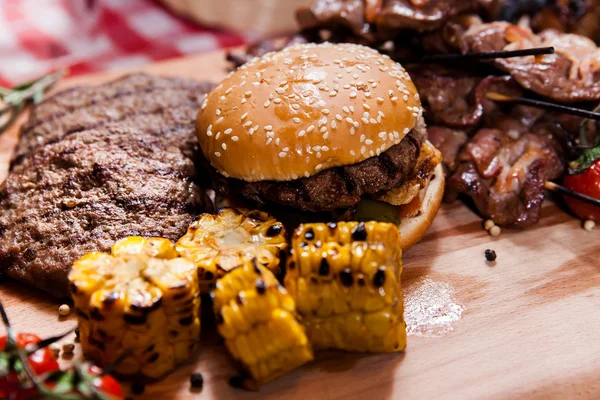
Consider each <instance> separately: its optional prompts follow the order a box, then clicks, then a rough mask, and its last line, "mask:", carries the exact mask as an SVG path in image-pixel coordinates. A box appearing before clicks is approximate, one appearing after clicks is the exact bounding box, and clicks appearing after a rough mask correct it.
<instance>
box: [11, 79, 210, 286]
mask: <svg viewBox="0 0 600 400" xmlns="http://www.w3.org/2000/svg"><path fill="white" fill-rule="evenodd" d="M128 80H133V82H139V81H140V80H142V81H143V80H146V81H153V82H156V81H157V80H162V86H163V87H162V89H160V90H156V91H155V92H153V93H154V96H148V92H147V91H144V90H142V88H138V89H139V90H138V91H137V92H136V94H133V95H132V94H128V95H125V96H116V97H113V99H112V100H106V104H105V106H106V107H108V108H110V107H111V104H114V103H115V102H116V103H119V101H121V99H122V98H123V97H127V98H130V99H129V100H128V101H129V103H128V104H136V105H137V107H136V109H131V110H128V111H127V112H126V113H123V115H122V118H115V119H112V120H111V117H110V116H108V117H107V118H106V120H103V119H102V112H101V110H100V109H98V108H96V107H99V106H98V103H93V102H92V103H90V99H91V98H96V97H97V96H95V95H93V94H92V93H91V92H90V91H89V90H88V89H85V90H83V91H79V89H72V90H70V91H69V92H68V93H67V94H60V93H59V94H57V95H55V96H54V98H53V99H54V100H52V101H50V102H48V103H45V104H44V103H42V104H43V107H50V106H51V104H53V103H52V102H59V103H60V101H62V100H60V101H59V100H57V99H60V98H61V97H62V96H67V97H69V100H68V102H70V103H69V104H71V105H72V106H73V107H72V109H71V110H69V111H67V112H66V113H65V114H64V115H60V116H58V114H57V113H56V112H53V111H49V110H48V109H46V111H44V112H45V113H46V115H47V116H50V117H47V118H39V117H38V116H37V111H38V108H37V107H35V108H34V109H33V110H32V117H31V118H32V119H37V120H39V121H40V123H39V124H37V125H36V124H30V126H32V128H31V129H32V130H35V131H37V132H44V133H46V134H47V135H46V136H40V138H41V139H40V140H41V142H42V144H40V145H39V146H36V148H35V150H33V151H31V152H30V153H27V152H23V155H22V157H21V158H20V160H19V162H18V163H16V164H15V165H14V167H13V168H12V171H11V172H10V174H9V176H8V178H7V179H6V181H5V182H4V183H3V184H2V186H0V209H1V210H2V213H1V214H0V231H2V235H0V268H2V271H1V272H4V273H6V274H7V275H8V276H10V277H13V278H14V279H17V280H20V281H22V282H25V283H28V284H30V285H32V286H35V287H37V288H39V289H42V290H44V291H46V292H48V293H50V294H52V295H53V296H56V297H67V296H68V290H67V274H68V271H69V269H70V266H71V265H72V263H73V261H74V260H76V259H77V258H78V257H80V256H82V255H84V254H85V253H88V252H91V251H107V250H109V249H110V247H111V245H112V244H113V243H114V242H115V241H116V240H118V239H121V238H123V237H125V236H132V235H140V236H146V237H150V236H160V237H166V238H169V239H177V238H178V237H180V236H181V235H182V234H183V233H185V231H186V229H187V227H188V224H189V223H191V222H192V221H193V220H194V219H195V218H196V217H197V215H198V214H199V213H202V212H205V211H210V210H211V209H212V204H211V203H210V200H209V199H208V198H207V196H206V194H205V192H204V190H203V189H202V186H201V185H200V184H199V181H200V180H201V178H202V176H199V175H198V173H197V170H196V168H195V165H194V161H195V160H194V158H195V157H197V155H198V153H199V152H198V149H197V147H198V146H197V141H196V139H195V124H194V121H195V117H196V113H197V110H198V108H199V107H200V104H201V101H202V97H203V96H202V93H200V92H199V91H198V90H196V92H193V91H194V88H198V87H199V86H198V84H197V83H196V84H194V85H193V87H192V88H191V89H190V90H187V89H184V88H182V87H181V81H180V80H177V79H174V80H172V86H173V87H169V81H170V79H169V78H152V79H150V78H149V77H148V78H147V77H146V76H139V75H132V76H129V77H127V78H124V79H122V80H120V81H117V82H118V85H124V86H127V85H130V84H131V82H128ZM111 85H115V83H114V82H113V83H109V84H108V86H111ZM206 87H207V88H208V87H210V85H207V86H206ZM105 88H106V86H100V87H99V88H98V90H99V92H100V93H106V91H105ZM111 90H112V89H111ZM186 90H187V91H186ZM161 92H162V93H163V94H164V96H163V97H161ZM77 93H81V94H82V97H81V107H77V106H76V105H75V103H76V100H75V98H71V97H72V96H75V95H76V94H77ZM111 93H115V91H114V90H113V91H112V92H111ZM133 97H135V98H133ZM63 99H65V98H63ZM157 99H160V100H157ZM157 102H159V103H160V102H162V103H160V104H158V106H157ZM119 104H121V103H119ZM38 107H42V105H40V106H38ZM52 108H54V105H52ZM81 109H87V110H88V112H89V110H92V109H93V110H96V112H94V113H91V114H90V115H91V116H90V117H89V120H85V121H83V122H81V121H78V119H79V118H80V117H81V118H83V115H82V114H81V113H80V112H79V110H81ZM119 110H122V108H121V107H118V108H116V109H113V112H115V113H117V112H119ZM129 111H131V112H129ZM78 124H79V125H78ZM82 125H84V127H83V128H82V129H77V130H73V131H71V132H70V133H68V134H60V135H56V136H52V135H53V133H54V130H53V129H49V127H50V126H52V127H56V128H57V129H58V130H59V131H60V132H63V133H65V132H68V131H69V130H70V127H72V126H82ZM89 126H95V128H93V129H90V128H88V127H89Z"/></svg>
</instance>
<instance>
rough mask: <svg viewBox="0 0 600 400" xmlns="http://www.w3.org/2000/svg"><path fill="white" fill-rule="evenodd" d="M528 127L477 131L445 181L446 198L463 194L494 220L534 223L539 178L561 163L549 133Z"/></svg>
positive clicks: (554, 173) (557, 171) (558, 170)
mask: <svg viewBox="0 0 600 400" xmlns="http://www.w3.org/2000/svg"><path fill="white" fill-rule="evenodd" d="M532 131H533V133H529V132H528V133H520V132H518V131H513V132H511V133H509V132H510V131H509V132H507V131H502V130H499V129H489V128H484V129H481V130H479V131H478V132H477V134H476V135H475V136H474V137H473V139H472V140H471V141H470V142H469V143H468V144H467V145H466V146H465V148H464V149H463V151H462V152H461V154H460V155H459V163H458V167H457V169H456V172H454V174H453V175H452V176H451V177H450V179H448V181H447V182H448V184H447V188H446V198H447V200H450V201H452V200H454V199H455V198H456V197H457V196H458V195H459V194H461V193H463V194H466V195H467V196H469V197H471V199H472V200H473V202H474V203H475V206H476V207H477V209H478V210H479V212H480V213H481V214H482V215H483V216H484V217H486V218H491V219H492V220H494V222H495V223H496V224H498V225H502V226H515V227H524V226H528V225H532V224H535V223H537V221H538V220H539V218H540V210H541V206H542V202H543V200H544V182H545V181H546V180H549V179H555V178H557V177H559V176H560V175H561V174H562V172H563V168H564V166H563V162H562V160H561V157H560V155H559V153H558V151H557V150H556V144H555V143H554V142H553V141H552V136H548V135H545V134H544V131H538V130H536V129H535V127H534V128H533V129H532Z"/></svg>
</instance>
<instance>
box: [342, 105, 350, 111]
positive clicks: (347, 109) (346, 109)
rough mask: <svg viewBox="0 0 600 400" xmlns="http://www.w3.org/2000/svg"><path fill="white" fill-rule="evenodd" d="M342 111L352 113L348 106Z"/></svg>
mask: <svg viewBox="0 0 600 400" xmlns="http://www.w3.org/2000/svg"><path fill="white" fill-rule="evenodd" d="M342 110H344V112H345V113H350V109H349V108H348V106H344V107H342Z"/></svg>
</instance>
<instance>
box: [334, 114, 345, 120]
mask: <svg viewBox="0 0 600 400" xmlns="http://www.w3.org/2000/svg"><path fill="white" fill-rule="evenodd" d="M335 119H337V120H338V121H342V120H343V118H342V116H341V115H340V114H335Z"/></svg>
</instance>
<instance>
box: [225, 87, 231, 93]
mask: <svg viewBox="0 0 600 400" xmlns="http://www.w3.org/2000/svg"><path fill="white" fill-rule="evenodd" d="M232 90H233V88H232V87H230V88H229V89H227V90H226V91H225V94H229V93H231V91H232Z"/></svg>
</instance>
